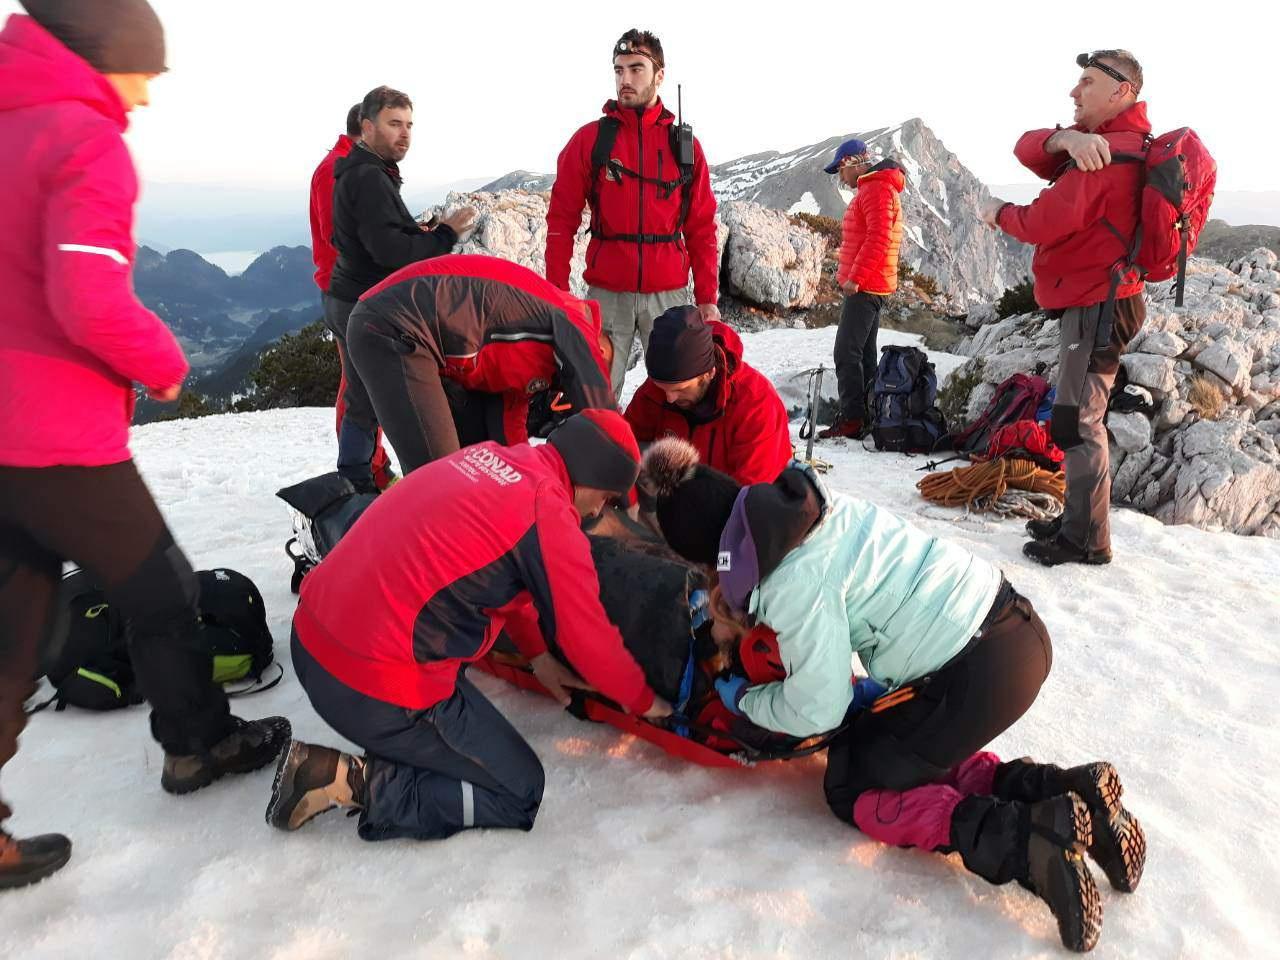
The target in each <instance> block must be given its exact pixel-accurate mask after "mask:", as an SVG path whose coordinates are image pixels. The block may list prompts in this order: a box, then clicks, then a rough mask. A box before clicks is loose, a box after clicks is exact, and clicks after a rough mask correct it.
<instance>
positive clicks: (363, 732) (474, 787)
mask: <svg viewBox="0 0 1280 960" xmlns="http://www.w3.org/2000/svg"><path fill="white" fill-rule="evenodd" d="M291 646H292V650H293V666H294V670H295V672H296V673H297V674H298V681H299V682H300V683H301V684H302V687H303V689H304V690H306V691H307V696H308V697H309V698H310V699H311V705H312V706H313V707H315V710H316V713H318V714H320V716H321V717H322V718H323V719H324V721H325V722H326V723H328V724H329V726H331V727H333V729H334V730H336V731H337V732H338V733H340V734H341V735H342V736H344V737H346V738H347V739H348V740H350V741H351V742H352V743H355V744H358V745H359V746H360V747H362V748H363V749H364V750H365V751H366V756H367V762H368V766H367V767H366V769H365V782H366V783H367V784H368V790H369V794H368V798H367V806H366V807H365V809H364V810H363V811H362V813H361V815H360V827H359V831H360V836H361V837H363V838H364V839H365V840H390V839H392V838H395V837H412V838H416V839H419V840H438V839H442V838H444V837H449V836H452V835H453V834H455V833H457V832H458V831H460V830H467V829H470V828H472V827H514V828H516V829H519V830H532V829H533V821H534V818H535V817H536V816H537V814H538V807H539V806H540V805H541V804H542V790H543V786H544V779H545V778H544V774H543V771H542V763H541V762H540V761H539V760H538V756H537V754H535V753H534V752H533V749H532V748H531V747H530V746H529V744H527V743H526V742H525V740H524V738H523V737H521V736H520V734H519V733H518V732H517V731H516V729H515V728H514V727H513V726H511V724H510V723H508V722H507V719H506V717H504V716H503V715H502V714H501V713H499V712H498V710H497V708H496V707H494V705H493V704H491V703H490V702H489V701H488V700H487V699H485V696H484V694H482V693H481V692H480V691H479V690H477V689H476V688H475V686H473V685H472V683H471V681H470V680H468V679H467V678H466V677H465V676H463V675H459V677H458V682H457V688H456V689H455V691H454V693H453V696H451V697H449V698H448V699H447V700H442V701H441V702H440V703H437V704H436V705H435V706H432V707H428V708H427V709H426V710H409V709H407V708H405V707H398V706H396V705H395V704H391V703H386V702H385V701H382V700H377V699H374V698H373V697H370V696H366V695H365V694H363V693H360V692H359V691H357V690H353V689H351V688H350V687H349V686H347V685H346V684H345V683H343V682H342V681H341V680H338V679H337V678H336V677H334V676H333V675H332V674H331V673H329V672H328V671H327V670H325V668H324V667H322V666H321V665H320V664H319V663H318V662H316V659H315V658H314V657H312V656H311V654H310V653H308V652H307V650H306V648H305V647H303V646H302V644H301V643H299V642H298V637H297V634H294V635H293V638H292V642H291Z"/></svg>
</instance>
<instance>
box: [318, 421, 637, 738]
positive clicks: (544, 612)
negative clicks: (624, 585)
mask: <svg viewBox="0 0 1280 960" xmlns="http://www.w3.org/2000/svg"><path fill="white" fill-rule="evenodd" d="M580 523H581V521H580V518H579V516H578V513H577V511H575V510H574V508H573V488H572V486H571V484H570V482H569V474H568V471H567V470H566V469H565V466H564V461H563V460H562V459H561V457H560V454H559V453H558V452H557V451H556V449H555V447H553V446H551V445H550V444H542V445H540V446H537V447H532V446H529V445H528V444H521V445H519V446H516V447H502V446H499V445H498V444H496V443H480V444H476V445H475V446H471V447H466V448H464V449H462V450H459V451H457V452H456V453H453V454H450V455H449V456H447V457H445V458H443V459H441V460H436V461H434V462H433V463H429V464H427V465H426V466H424V467H420V468H419V469H417V470H415V471H414V472H413V473H410V474H408V475H407V476H406V477H404V479H402V480H401V481H400V482H399V483H397V484H395V485H394V486H392V487H391V488H390V489H389V490H387V492H386V493H384V494H382V495H381V496H380V497H378V499H377V500H376V501H375V502H374V503H373V505H372V506H371V507H370V508H369V509H368V511H366V512H365V514H364V515H363V516H362V517H361V518H360V522H359V523H357V524H356V525H355V526H354V527H352V528H351V530H350V531H349V532H348V533H347V535H346V536H345V537H343V538H342V540H341V542H339V543H338V545H337V546H336V547H335V548H334V549H333V551H332V552H331V553H330V554H329V555H328V556H327V557H325V561H324V563H322V564H320V565H319V566H318V567H316V568H315V569H314V570H312V571H311V572H310V573H309V574H307V577H306V579H305V580H303V581H302V591H301V594H300V596H299V598H298V608H297V611H296V612H295V613H294V618H293V625H294V629H295V630H296V631H297V635H298V640H299V642H300V643H301V644H302V645H303V646H304V647H305V648H306V649H307V651H308V652H309V653H310V654H311V655H312V656H313V657H315V658H316V660H318V661H319V662H320V664H321V665H322V666H323V667H324V668H325V669H326V670H328V671H329V673H331V674H332V675H333V676H334V677H336V678H337V679H339V680H341V681H342V682H343V683H345V684H347V685H348V686H349V687H351V688H352V689H355V690H358V691H360V692H361V693H363V694H365V695H366V696H370V697H374V698H376V699H378V700H383V701H386V702H387V703H393V704H396V705H398V706H402V707H405V708H407V709H410V710H423V709H426V708H427V707H430V706H432V705H433V704H436V703H438V702H440V701H441V700H444V699H446V698H448V697H449V696H450V695H451V694H452V693H453V690H454V684H455V680H456V678H457V675H458V671H459V669H460V668H461V667H463V666H465V665H466V664H468V663H471V662H472V661H474V660H477V659H479V658H480V657H482V656H484V655H485V653H487V652H488V650H489V648H490V647H492V646H493V643H494V641H495V640H496V639H497V637H498V634H499V633H500V632H501V631H502V629H503V627H504V626H506V627H508V628H512V629H511V630H510V632H511V635H512V638H513V639H514V640H515V641H516V642H517V644H518V645H519V647H520V649H521V651H522V652H523V653H524V654H525V655H526V656H536V655H537V654H538V653H540V652H542V651H543V650H545V649H546V646H545V644H544V643H543V639H544V638H545V641H547V642H554V643H555V644H556V645H557V646H558V647H559V649H560V650H562V651H563V652H564V654H565V656H566V657H567V658H568V660H569V662H570V663H571V664H572V665H573V667H574V668H575V669H576V670H577V671H578V672H579V673H580V674H581V675H582V677H583V678H584V679H585V680H586V681H587V682H588V683H590V684H591V685H592V686H594V687H595V688H596V689H597V690H599V691H600V692H601V693H603V694H604V695H605V696H607V697H610V698H612V699H614V700H616V701H617V702H618V703H620V704H622V706H624V707H626V708H627V709H628V710H630V711H632V712H633V713H643V712H644V711H646V710H648V709H649V707H650V706H651V705H652V704H653V697H654V694H653V691H652V690H651V689H650V688H649V685H648V684H647V683H646V682H645V679H644V674H643V673H642V672H641V670H640V667H639V666H638V665H637V664H636V662H635V659H634V658H633V657H632V656H631V654H630V653H629V652H628V651H627V649H626V648H625V647H624V646H623V644H622V636H621V635H620V634H619V633H618V628H617V627H615V626H614V625H613V624H612V623H610V622H609V620H608V618H607V616H606V615H605V612H604V608H603V607H602V606H601V604H600V583H599V580H598V579H597V577H596V568H595V564H594V563H593V562H592V560H591V548H590V546H589V544H588V542H587V538H586V535H585V534H583V532H582V529H581V526H580ZM530 603H532V607H530ZM535 611H536V616H537V619H538V624H539V626H540V634H539V630H538V628H536V627H533V626H532V623H531V621H532V617H533V616H534V613H535Z"/></svg>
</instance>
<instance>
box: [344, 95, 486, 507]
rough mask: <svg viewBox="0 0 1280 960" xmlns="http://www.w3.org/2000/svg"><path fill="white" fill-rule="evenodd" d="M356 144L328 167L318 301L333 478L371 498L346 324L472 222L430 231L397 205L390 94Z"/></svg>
mask: <svg viewBox="0 0 1280 960" xmlns="http://www.w3.org/2000/svg"><path fill="white" fill-rule="evenodd" d="M360 116H361V121H360V131H361V136H360V140H359V141H357V143H356V146H355V148H354V149H353V150H352V151H351V153H349V154H348V155H347V156H345V157H343V158H341V159H340V160H338V161H337V163H335V164H334V168H333V174H334V187H333V245H334V247H335V248H337V251H338V262H337V263H336V264H335V265H334V268H333V278H332V279H331V280H330V282H329V291H328V292H329V296H328V297H327V298H325V311H324V319H325V324H326V325H327V326H328V327H329V329H330V330H332V331H333V335H334V337H335V338H336V339H337V341H338V353H339V356H340V357H341V359H342V372H343V376H344V379H345V381H346V392H345V394H344V396H343V399H344V401H345V405H346V411H345V413H344V415H343V418H342V425H341V427H340V428H339V430H338V472H339V473H341V474H342V475H343V476H345V477H347V479H349V480H350V481H351V482H352V483H353V484H355V485H356V487H357V488H358V489H360V490H362V491H368V492H375V491H376V488H375V487H374V485H373V474H372V468H371V465H370V464H371V461H372V459H373V453H374V450H375V448H376V440H377V426H378V422H377V417H376V415H375V414H374V411H373V404H372V403H371V402H370V400H369V394H368V391H367V390H366V389H365V386H364V383H363V381H361V379H360V375H359V373H358V372H357V371H356V369H355V367H354V365H352V363H351V361H350V356H349V355H348V353H347V320H348V318H349V317H350V316H351V311H352V310H353V309H354V308H355V305H356V301H357V300H359V299H360V297H361V295H362V294H364V292H365V291H366V290H368V289H369V288H370V287H373V286H374V285H376V284H378V283H379V282H381V281H382V280H384V279H385V278H386V277H388V276H390V275H391V274H392V273H394V272H395V271H396V270H399V269H400V268H401V267H405V266H408V265H409V264H411V263H415V262H417V261H419V260H426V259H427V258H429V257H437V256H440V255H441V254H444V253H448V252H449V251H451V250H452V249H453V246H454V244H455V243H457V241H458V235H459V234H461V233H465V232H466V231H467V230H468V229H469V228H470V227H471V225H472V223H473V222H474V220H475V216H476V212H475V210H474V209H473V208H471V207H463V208H462V209H460V210H458V211H456V212H455V213H453V214H451V215H450V216H448V217H446V218H445V219H443V220H442V221H440V222H439V223H438V224H435V225H432V226H431V227H428V226H426V225H423V224H420V223H418V222H417V221H416V220H414V219H413V216H412V215H411V214H410V213H409V210H408V208H406V207H405V205H404V201H403V200H402V199H401V198H400V184H401V180H400V168H399V167H398V166H397V164H399V162H400V161H401V160H403V159H404V156H405V154H406V153H408V152H409V143H410V139H411V135H412V130H413V103H412V101H410V99H409V98H408V97H407V96H405V95H404V94H403V93H401V92H400V91H398V90H393V89H391V88H390V87H377V88H375V89H373V90H370V91H369V93H368V94H366V95H365V98H364V101H363V102H362V103H361V107H360Z"/></svg>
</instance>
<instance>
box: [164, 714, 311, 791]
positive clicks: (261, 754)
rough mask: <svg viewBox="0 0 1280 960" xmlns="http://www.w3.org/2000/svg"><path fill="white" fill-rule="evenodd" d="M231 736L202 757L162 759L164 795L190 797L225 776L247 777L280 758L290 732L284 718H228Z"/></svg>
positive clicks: (167, 757) (228, 735) (168, 756)
mask: <svg viewBox="0 0 1280 960" xmlns="http://www.w3.org/2000/svg"><path fill="white" fill-rule="evenodd" d="M231 720H232V723H233V724H234V726H233V728H232V730H231V732H230V733H229V734H227V735H226V736H225V737H223V738H222V739H221V740H219V741H218V742H217V743H215V744H214V745H213V746H212V747H210V748H209V749H208V751H207V752H205V753H191V754H176V753H166V754H165V755H164V771H163V772H162V773H161V775H160V786H162V787H163V788H164V789H165V791H166V792H168V793H177V794H182V793H190V792H191V791H193V790H199V789H200V788H201V787H207V786H208V785H209V784H211V783H213V781H215V780H217V779H218V778H219V777H222V776H225V775H226V774H228V773H249V772H251V771H253V770H258V769H260V768H262V767H265V766H266V765H267V764H268V763H270V762H271V761H272V760H274V759H275V758H276V757H278V756H279V755H280V751H281V750H283V749H284V747H285V744H287V743H288V742H289V737H290V735H291V734H292V732H293V729H292V727H290V726H289V721H288V720H286V719H285V718H284V717H266V718H265V719H262V720H253V721H247V720H241V719H240V718H239V717H232V718H231Z"/></svg>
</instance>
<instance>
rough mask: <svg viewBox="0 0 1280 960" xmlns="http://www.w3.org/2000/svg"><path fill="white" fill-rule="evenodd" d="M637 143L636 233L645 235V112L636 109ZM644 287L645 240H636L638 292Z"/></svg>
mask: <svg viewBox="0 0 1280 960" xmlns="http://www.w3.org/2000/svg"><path fill="white" fill-rule="evenodd" d="M636 143H637V144H638V145H639V148H640V170H639V171H638V172H639V174H640V176H638V177H636V196H637V197H638V198H639V207H640V222H639V224H638V226H637V228H636V233H637V234H639V235H640V236H644V112H643V111H641V110H637V111H636ZM643 289H644V241H643V240H639V241H637V242H636V293H639V292H640V291H641V290H643Z"/></svg>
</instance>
